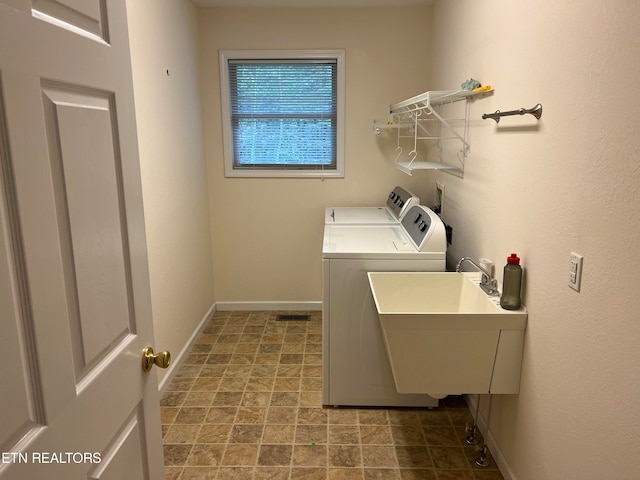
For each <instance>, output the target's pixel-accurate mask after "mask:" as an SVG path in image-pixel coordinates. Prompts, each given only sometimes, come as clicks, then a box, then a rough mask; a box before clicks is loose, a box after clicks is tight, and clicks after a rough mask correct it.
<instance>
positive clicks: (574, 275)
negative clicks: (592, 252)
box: [567, 252, 582, 292]
mask: <svg viewBox="0 0 640 480" xmlns="http://www.w3.org/2000/svg"><path fill="white" fill-rule="evenodd" d="M581 280H582V255H579V254H577V253H574V252H571V253H570V254H569V281H568V282H567V284H568V285H569V286H570V287H571V288H573V289H574V290H575V291H576V292H579V291H580V283H581Z"/></svg>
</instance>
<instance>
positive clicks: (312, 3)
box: [191, 0, 433, 8]
mask: <svg viewBox="0 0 640 480" xmlns="http://www.w3.org/2000/svg"><path fill="white" fill-rule="evenodd" d="M191 1H192V2H193V3H195V4H196V5H199V6H202V7H267V8H276V7H298V8H311V7H313V8H318V7H401V6H411V5H431V4H432V3H433V0H191Z"/></svg>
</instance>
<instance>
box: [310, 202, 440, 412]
mask: <svg viewBox="0 0 640 480" xmlns="http://www.w3.org/2000/svg"><path fill="white" fill-rule="evenodd" d="M446 245H447V241H446V236H445V229H444V224H443V223H442V221H441V220H440V218H439V217H438V216H437V215H436V214H435V213H433V212H432V211H431V210H430V209H428V208H427V207H424V206H420V205H416V206H413V207H411V208H410V209H409V210H408V212H407V213H406V215H404V217H403V218H402V221H401V222H400V223H395V224H386V225H382V224H380V225H346V224H342V225H331V224H327V225H325V228H324V241H323V250H322V263H323V304H322V311H323V327H322V328H323V332H322V333H323V335H322V342H323V372H322V375H323V383H322V402H323V404H324V405H353V406H423V407H434V406H437V405H438V401H437V400H436V399H433V398H431V397H428V396H426V395H408V394H400V393H398V392H397V391H396V387H395V383H394V380H393V374H392V372H391V365H390V363H389V359H388V357H387V352H386V350H385V346H384V340H383V336H382V332H381V329H380V324H379V321H378V315H377V311H376V308H375V303H374V301H373V296H372V294H371V290H370V287H369V282H368V280H367V272H385V271H399V272H409V271H444V270H445V263H446ZM425 293H426V292H425Z"/></svg>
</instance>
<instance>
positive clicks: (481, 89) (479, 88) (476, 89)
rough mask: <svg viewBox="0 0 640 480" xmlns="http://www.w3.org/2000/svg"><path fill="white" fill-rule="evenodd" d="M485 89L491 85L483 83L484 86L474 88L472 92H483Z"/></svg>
mask: <svg viewBox="0 0 640 480" xmlns="http://www.w3.org/2000/svg"><path fill="white" fill-rule="evenodd" d="M487 90H491V85H485V86H484V87H478V88H474V89H473V90H472V91H473V92H485V91H487Z"/></svg>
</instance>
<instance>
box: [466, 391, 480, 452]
mask: <svg viewBox="0 0 640 480" xmlns="http://www.w3.org/2000/svg"><path fill="white" fill-rule="evenodd" d="M479 410H480V394H478V401H477V402H476V416H475V417H474V420H473V425H471V426H469V425H467V427H466V429H465V430H466V432H467V433H468V434H469V435H467V437H466V438H465V441H466V442H467V443H468V444H469V445H477V444H478V439H477V438H476V432H477V430H478V411H479Z"/></svg>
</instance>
